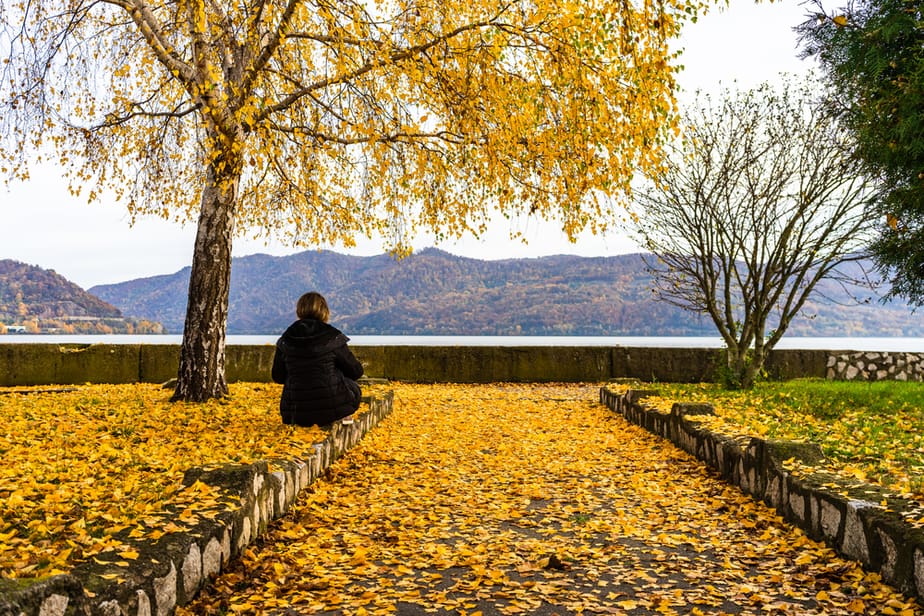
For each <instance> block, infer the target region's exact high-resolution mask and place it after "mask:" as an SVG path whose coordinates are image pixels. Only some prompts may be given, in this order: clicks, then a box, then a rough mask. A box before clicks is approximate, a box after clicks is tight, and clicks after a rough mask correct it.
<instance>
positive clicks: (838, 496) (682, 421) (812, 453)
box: [600, 387, 924, 602]
mask: <svg viewBox="0 0 924 616" xmlns="http://www.w3.org/2000/svg"><path fill="white" fill-rule="evenodd" d="M656 394H657V392H655V391H652V390H638V389H635V390H633V389H630V390H628V391H627V392H626V393H625V394H616V393H613V392H611V391H609V390H608V389H607V388H606V387H603V388H601V390H600V402H601V403H603V404H604V405H606V406H607V407H609V408H610V409H612V410H613V411H615V412H617V413H619V414H621V415H622V416H623V417H625V418H626V420H628V421H629V422H631V423H634V424H636V425H638V426H641V427H643V428H645V429H646V430H648V431H649V432H652V433H654V434H656V435H658V436H661V437H663V438H666V439H668V440H670V441H671V442H673V443H674V444H675V445H677V446H678V447H680V448H681V449H683V450H684V451H686V452H687V453H690V454H692V455H694V456H696V458H698V459H699V460H701V461H703V462H705V463H706V464H707V465H708V466H709V467H711V468H712V469H714V470H716V471H717V472H718V473H719V474H720V475H721V476H722V478H723V479H724V480H725V481H727V482H728V483H731V484H733V485H736V486H738V487H739V488H741V490H742V491H743V492H745V493H747V494H749V495H751V496H753V497H754V498H755V499H758V500H762V501H763V502H764V503H766V504H767V505H769V506H771V507H773V508H774V509H776V511H777V513H779V514H780V515H781V516H782V517H783V518H784V519H785V520H786V521H787V522H789V523H790V524H793V525H794V526H797V527H799V528H801V529H802V530H803V531H805V533H806V534H807V535H808V536H809V537H811V538H812V539H816V540H820V541H824V542H825V543H826V544H827V545H829V546H831V547H832V548H833V549H834V550H835V551H836V552H837V553H838V554H840V555H841V556H844V557H846V558H849V559H851V560H854V561H857V562H859V563H860V564H861V565H862V566H863V568H864V569H866V570H867V571H872V572H876V573H879V574H880V575H881V576H882V579H883V580H885V581H886V582H887V583H889V584H891V585H892V586H894V587H895V588H897V589H899V590H900V591H901V592H903V593H905V594H906V595H907V596H909V597H915V598H917V599H918V601H921V602H924V528H921V527H920V526H915V525H914V524H912V523H911V522H909V521H908V519H906V517H905V516H909V517H912V518H916V519H924V507H922V506H921V504H920V503H917V502H915V501H912V500H910V499H904V498H901V497H897V496H896V495H894V494H893V493H890V492H888V491H887V490H885V489H883V488H882V487H880V486H874V485H872V484H865V483H859V482H849V481H847V480H846V479H844V478H843V477H840V476H836V475H833V474H828V473H824V472H815V473H812V474H808V475H804V476H803V475H801V474H800V476H795V475H793V474H792V473H790V472H789V471H787V470H786V469H785V467H784V462H785V461H786V460H789V459H792V458H796V459H798V460H801V461H802V462H804V463H806V464H809V465H815V464H818V463H820V462H823V461H824V459H825V458H824V455H823V454H822V452H821V448H819V447H818V445H815V444H813V443H801V442H791V441H773V440H766V439H762V438H757V437H749V436H735V437H731V436H725V435H722V434H717V433H714V432H711V431H709V430H708V429H706V428H704V427H702V424H700V423H699V422H696V421H695V420H692V419H688V418H689V417H691V416H695V415H702V414H714V411H713V409H712V405H709V404H683V403H677V404H674V405H673V407H672V409H671V411H670V412H669V413H665V412H662V411H659V410H657V409H653V408H650V407H648V406H646V405H645V403H644V398H645V397H647V396H650V395H656Z"/></svg>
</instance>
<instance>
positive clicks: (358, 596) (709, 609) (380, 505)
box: [179, 384, 924, 616]
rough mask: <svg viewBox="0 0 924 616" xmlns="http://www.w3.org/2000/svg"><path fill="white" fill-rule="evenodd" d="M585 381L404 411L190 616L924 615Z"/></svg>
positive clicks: (437, 389)
mask: <svg viewBox="0 0 924 616" xmlns="http://www.w3.org/2000/svg"><path fill="white" fill-rule="evenodd" d="M596 398H597V388H596V387H592V386H581V385H532V384H529V385H495V386H461V385H433V386H422V385H414V386H411V385H396V404H395V411H394V413H393V414H392V415H391V416H390V417H389V418H387V419H386V420H385V421H384V422H382V424H380V425H379V427H378V428H376V429H375V430H374V431H373V432H372V433H370V434H369V435H367V437H366V439H365V440H364V441H363V442H362V443H361V444H360V446H358V447H357V448H356V449H355V450H353V451H352V452H351V453H350V454H349V455H348V456H346V457H345V458H344V459H342V460H340V461H339V462H338V463H337V464H336V465H335V466H334V468H333V471H332V472H331V473H330V475H329V477H328V478H326V479H325V480H323V481H319V482H317V483H315V484H314V485H313V486H312V487H310V488H309V489H308V493H307V494H306V495H305V497H304V498H303V499H302V500H301V501H300V504H299V506H298V508H297V509H296V510H295V511H293V512H292V513H291V514H290V515H289V516H287V517H286V518H285V519H284V520H283V521H282V522H281V523H279V524H277V525H276V527H275V529H274V531H273V532H272V533H270V534H269V535H268V536H267V537H266V539H265V540H263V541H261V542H260V544H259V545H258V546H256V547H255V548H254V549H252V550H249V551H248V553H247V554H246V555H245V558H243V559H242V560H241V561H240V562H238V563H235V564H234V565H232V567H231V568H230V570H229V571H228V572H227V573H225V574H224V575H223V576H222V577H220V578H219V579H218V580H217V581H216V583H215V585H214V587H213V588H211V589H210V590H209V592H208V593H207V594H205V595H203V596H202V597H201V598H200V599H199V600H198V601H197V602H196V603H195V604H193V605H190V606H188V607H187V608H185V609H181V610H179V613H181V614H209V613H222V612H225V611H227V610H231V611H234V612H242V613H266V614H279V615H291V616H295V615H301V614H332V615H333V614H367V613H368V614H391V613H397V614H431V613H432V614H460V615H469V616H471V615H473V614H477V613H479V612H480V613H481V614H484V615H487V614H547V615H551V614H561V615H564V614H581V613H585V614H595V613H604V614H630V615H635V614H700V613H702V614H723V613H732V614H903V615H906V616H911V615H919V614H924V611H922V609H921V608H920V606H917V605H916V604H914V603H910V602H908V601H907V600H906V599H904V598H903V597H902V596H901V595H899V594H898V593H897V592H895V591H894V590H893V589H891V588H889V587H888V586H885V585H883V584H881V583H880V582H879V581H878V576H876V575H872V574H867V573H864V572H863V571H862V570H861V569H860V568H859V566H857V565H855V564H854V563H852V562H849V561H845V560H843V559H840V558H838V557H837V556H835V555H834V553H833V552H832V551H831V550H829V549H827V548H825V547H824V546H823V545H821V544H819V543H816V542H814V541H811V540H810V539H808V538H807V537H805V535H804V534H803V533H802V532H801V531H799V530H797V529H794V528H792V527H790V526H788V525H786V524H785V523H783V522H782V521H781V520H780V519H779V518H778V517H777V516H776V515H775V514H774V512H772V511H771V510H770V509H768V508H766V507H764V506H763V505H761V504H759V503H756V502H755V501H753V500H752V499H750V498H749V497H747V496H745V495H743V494H742V493H741V492H739V491H738V490H737V489H736V488H732V487H730V486H728V485H726V484H724V483H723V482H721V481H720V480H719V479H717V478H716V477H715V476H713V475H712V474H711V473H710V472H709V471H708V470H707V469H705V468H704V467H703V466H701V465H700V464H699V463H698V462H697V461H696V460H694V459H693V458H692V457H690V456H688V455H687V454H685V453H683V452H682V451H680V450H678V449H676V448H674V447H673V446H672V445H671V444H669V443H667V442H665V441H662V440H660V439H658V438H656V437H654V436H652V435H650V434H648V433H647V432H645V431H643V430H641V429H640V428H637V427H635V426H632V425H630V424H628V423H626V422H625V421H624V420H622V418H620V417H618V416H615V415H613V414H612V413H611V412H610V411H609V410H607V409H606V408H604V407H603V406H602V405H600V404H598V403H596Z"/></svg>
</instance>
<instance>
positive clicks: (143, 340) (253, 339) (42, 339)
mask: <svg viewBox="0 0 924 616" xmlns="http://www.w3.org/2000/svg"><path fill="white" fill-rule="evenodd" d="M277 338H278V335H277V334H266V335H253V336H241V335H229V336H228V338H227V343H228V344H229V345H246V344H275V342H276V339H277ZM181 339H182V337H181V336H178V335H164V336H150V335H149V336H132V335H108V336H107V335H56V334H40V335H34V334H7V335H5V336H0V344H5V343H14V344H180V341H181ZM350 344H352V345H354V346H397V345H410V346H577V347H581V346H620V347H662V348H690V347H695V348H717V349H718V348H722V347H724V346H725V345H724V344H723V343H722V340H721V338H718V337H693V336H351V338H350ZM776 348H778V349H825V350H849V351H892V352H910V353H921V352H924V338H830V337H829V338H823V337H818V338H799V337H784V338H783V339H782V340H781V341H780V342H779V344H777V346H776Z"/></svg>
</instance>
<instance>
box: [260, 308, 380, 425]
mask: <svg viewBox="0 0 924 616" xmlns="http://www.w3.org/2000/svg"><path fill="white" fill-rule="evenodd" d="M295 313H296V315H297V316H298V321H296V322H295V323H293V324H292V325H290V326H289V328H288V329H287V330H286V331H285V333H284V334H282V337H280V338H279V340H278V341H277V342H276V354H275V356H274V357H273V381H275V382H276V383H281V384H282V385H283V387H282V398H281V399H280V401H279V411H280V413H281V414H282V423H285V424H296V425H299V426H313V425H318V426H320V425H324V424H329V423H333V422H335V421H337V420H338V419H344V418H349V417H350V416H351V415H352V414H353V413H354V412H355V411H356V409H357V408H359V403H360V400H361V398H362V393H361V391H360V388H359V385H358V384H357V383H356V379H358V378H359V377H361V376H362V375H363V366H362V364H360V363H359V361H358V360H357V359H356V357H355V356H354V355H353V353H352V351H350V349H349V348H348V347H347V341H348V340H349V338H347V337H346V336H345V335H343V333H342V332H340V330H338V329H336V328H335V327H332V326H331V325H329V324H328V323H327V321H328V319H329V318H330V310H329V309H328V307H327V301H326V300H325V299H324V297H323V296H322V295H321V294H319V293H314V292H311V293H306V294H305V295H302V296H301V297H300V298H299V300H298V304H297V305H296V308H295Z"/></svg>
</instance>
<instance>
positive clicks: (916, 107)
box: [800, 0, 924, 305]
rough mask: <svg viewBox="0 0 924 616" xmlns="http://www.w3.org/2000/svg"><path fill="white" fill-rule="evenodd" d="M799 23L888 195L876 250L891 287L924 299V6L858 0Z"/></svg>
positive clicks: (820, 9) (820, 8) (819, 10)
mask: <svg viewBox="0 0 924 616" xmlns="http://www.w3.org/2000/svg"><path fill="white" fill-rule="evenodd" d="M824 4H827V3H822V2H821V1H820V0H816V2H814V7H815V13H816V19H814V20H811V21H807V22H806V23H805V24H803V25H802V26H801V28H800V32H801V40H802V43H803V50H804V52H805V54H806V55H809V56H814V57H816V58H817V59H818V60H819V61H820V63H821V65H822V67H824V70H825V73H826V75H827V77H828V79H829V80H830V82H831V84H832V85H833V86H834V88H833V89H834V90H836V91H837V92H838V99H837V102H838V112H839V115H838V117H839V119H840V120H841V121H842V122H843V123H844V125H845V126H846V127H847V129H848V130H849V131H850V133H851V135H852V136H853V138H854V140H855V142H856V149H857V153H858V154H859V156H860V157H861V158H862V159H863V160H864V162H865V163H866V164H867V167H868V170H869V171H868V172H869V173H870V174H872V175H875V176H876V177H878V178H880V179H881V180H882V182H883V184H884V188H885V190H884V194H885V197H884V199H883V200H882V203H881V207H880V208H879V210H878V216H879V227H878V235H877V237H876V239H875V241H874V242H873V245H872V254H873V256H874V257H875V259H876V261H877V263H878V264H879V266H880V268H881V269H882V270H883V272H884V273H885V274H886V275H887V276H888V277H889V279H890V282H891V285H892V291H891V292H892V294H893V295H900V296H904V297H907V298H908V299H909V300H910V301H911V302H912V303H914V304H917V305H922V304H924V10H922V6H921V3H920V2H919V1H917V0H914V1H911V0H857V1H853V2H849V3H848V4H847V5H846V6H842V7H839V8H828V9H826V8H825V6H824Z"/></svg>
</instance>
